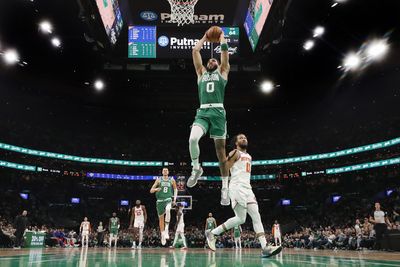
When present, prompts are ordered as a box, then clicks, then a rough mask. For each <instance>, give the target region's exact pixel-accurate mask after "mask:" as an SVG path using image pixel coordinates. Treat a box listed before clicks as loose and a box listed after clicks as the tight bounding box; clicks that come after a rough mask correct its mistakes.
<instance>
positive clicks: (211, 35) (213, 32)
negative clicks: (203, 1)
mask: <svg viewBox="0 0 400 267" xmlns="http://www.w3.org/2000/svg"><path fill="white" fill-rule="evenodd" d="M221 33H222V29H221V28H220V27H218V26H212V27H211V28H210V29H208V31H207V33H206V35H207V39H208V40H209V41H210V42H212V43H217V42H218V41H219V37H220V36H221Z"/></svg>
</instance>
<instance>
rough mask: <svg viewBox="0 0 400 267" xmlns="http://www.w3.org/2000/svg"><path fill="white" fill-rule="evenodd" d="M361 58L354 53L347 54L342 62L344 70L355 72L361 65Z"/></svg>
mask: <svg viewBox="0 0 400 267" xmlns="http://www.w3.org/2000/svg"><path fill="white" fill-rule="evenodd" d="M361 61H362V60H361V57H360V56H359V55H357V54H355V53H350V54H348V55H347V56H346V57H345V58H344V61H343V66H344V67H345V68H346V70H355V69H357V68H358V67H360V65H361Z"/></svg>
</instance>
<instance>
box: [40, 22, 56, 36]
mask: <svg viewBox="0 0 400 267" xmlns="http://www.w3.org/2000/svg"><path fill="white" fill-rule="evenodd" d="M39 29H40V31H41V32H43V33H44V34H51V33H52V32H53V25H51V23H50V22H49V21H47V20H44V21H42V22H40V24H39Z"/></svg>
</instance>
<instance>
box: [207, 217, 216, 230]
mask: <svg viewBox="0 0 400 267" xmlns="http://www.w3.org/2000/svg"><path fill="white" fill-rule="evenodd" d="M215 227H216V225H215V220H214V218H207V230H209V229H211V230H212V229H214V228H215Z"/></svg>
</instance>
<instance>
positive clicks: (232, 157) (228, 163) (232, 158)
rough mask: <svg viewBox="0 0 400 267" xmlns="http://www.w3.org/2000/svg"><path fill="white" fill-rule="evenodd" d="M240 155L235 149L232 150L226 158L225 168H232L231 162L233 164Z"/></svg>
mask: <svg viewBox="0 0 400 267" xmlns="http://www.w3.org/2000/svg"><path fill="white" fill-rule="evenodd" d="M239 157H240V153H239V151H238V150H237V149H235V150H232V151H231V152H230V153H229V155H228V158H227V160H226V168H227V169H228V170H229V169H230V168H232V166H233V164H235V162H236V161H237V160H238V159H239Z"/></svg>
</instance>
